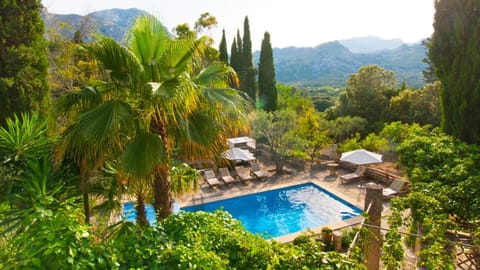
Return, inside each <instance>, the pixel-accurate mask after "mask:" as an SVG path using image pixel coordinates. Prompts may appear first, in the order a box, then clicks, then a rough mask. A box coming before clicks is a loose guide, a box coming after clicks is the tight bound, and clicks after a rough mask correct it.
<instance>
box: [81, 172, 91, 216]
mask: <svg viewBox="0 0 480 270" xmlns="http://www.w3.org/2000/svg"><path fill="white" fill-rule="evenodd" d="M81 170H82V171H81V173H80V192H81V193H82V200H83V213H84V214H85V223H87V224H89V223H90V198H89V196H88V188H87V181H88V175H89V174H88V171H87V170H86V169H85V164H84V163H83V169H81Z"/></svg>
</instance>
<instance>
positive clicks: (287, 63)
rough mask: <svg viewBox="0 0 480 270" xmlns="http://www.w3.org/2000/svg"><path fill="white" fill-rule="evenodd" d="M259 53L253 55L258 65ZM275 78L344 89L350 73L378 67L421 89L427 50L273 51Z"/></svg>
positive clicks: (336, 45)
mask: <svg viewBox="0 0 480 270" xmlns="http://www.w3.org/2000/svg"><path fill="white" fill-rule="evenodd" d="M258 57H259V52H258V51H257V52H255V53H254V60H255V63H258ZM273 57H274V61H275V74H276V79H277V81H278V82H282V83H287V84H309V85H317V86H334V87H343V86H345V82H346V81H347V79H348V76H349V75H350V74H352V73H357V72H358V69H359V68H360V67H361V66H365V65H371V64H375V65H379V66H381V67H383V68H385V69H387V70H391V71H393V72H395V74H396V75H397V78H398V80H399V82H400V83H401V82H402V81H404V80H405V82H406V83H407V85H409V86H412V87H421V86H422V85H423V74H422V71H423V70H424V69H425V68H426V64H425V63H424V62H422V60H423V59H424V58H425V57H426V49H425V47H424V46H422V45H420V44H413V45H406V44H403V45H400V46H399V47H398V48H396V49H393V50H382V51H378V52H374V53H354V52H352V51H350V50H349V49H348V48H346V47H345V46H344V45H342V44H341V43H340V42H339V41H333V42H327V43H323V44H321V45H319V46H316V47H313V48H312V47H308V48H296V47H288V48H281V49H279V48H274V49H273Z"/></svg>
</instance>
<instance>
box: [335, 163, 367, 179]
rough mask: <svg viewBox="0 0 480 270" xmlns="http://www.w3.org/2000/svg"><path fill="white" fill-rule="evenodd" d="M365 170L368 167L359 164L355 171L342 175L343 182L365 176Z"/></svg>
mask: <svg viewBox="0 0 480 270" xmlns="http://www.w3.org/2000/svg"><path fill="white" fill-rule="evenodd" d="M365 170H366V168H365V167H364V166H358V167H357V169H356V170H355V172H353V173H347V174H344V175H341V176H340V180H342V183H350V182H353V181H354V180H359V179H361V178H362V177H363V174H364V173H365Z"/></svg>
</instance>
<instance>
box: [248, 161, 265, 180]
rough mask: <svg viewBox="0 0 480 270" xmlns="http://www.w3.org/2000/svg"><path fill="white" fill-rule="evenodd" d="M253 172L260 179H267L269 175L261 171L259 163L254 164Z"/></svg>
mask: <svg viewBox="0 0 480 270" xmlns="http://www.w3.org/2000/svg"><path fill="white" fill-rule="evenodd" d="M251 166H252V172H253V174H254V175H255V176H256V177H257V178H258V179H263V178H266V177H267V173H266V172H265V171H264V170H262V169H260V165H259V164H258V163H257V162H252V164H251Z"/></svg>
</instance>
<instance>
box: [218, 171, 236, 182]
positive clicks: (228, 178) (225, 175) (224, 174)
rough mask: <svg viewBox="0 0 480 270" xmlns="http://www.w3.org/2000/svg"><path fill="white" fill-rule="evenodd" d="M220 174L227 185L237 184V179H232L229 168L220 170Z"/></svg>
mask: <svg viewBox="0 0 480 270" xmlns="http://www.w3.org/2000/svg"><path fill="white" fill-rule="evenodd" d="M218 172H219V173H220V179H222V180H223V182H225V184H230V183H235V178H233V177H232V175H231V174H230V171H229V170H228V168H226V167H224V168H220V169H218Z"/></svg>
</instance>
